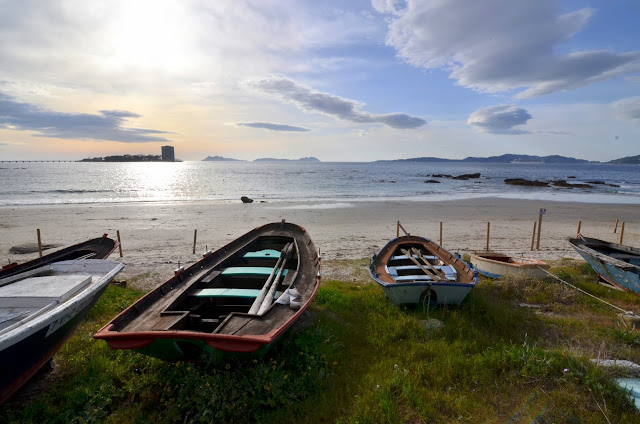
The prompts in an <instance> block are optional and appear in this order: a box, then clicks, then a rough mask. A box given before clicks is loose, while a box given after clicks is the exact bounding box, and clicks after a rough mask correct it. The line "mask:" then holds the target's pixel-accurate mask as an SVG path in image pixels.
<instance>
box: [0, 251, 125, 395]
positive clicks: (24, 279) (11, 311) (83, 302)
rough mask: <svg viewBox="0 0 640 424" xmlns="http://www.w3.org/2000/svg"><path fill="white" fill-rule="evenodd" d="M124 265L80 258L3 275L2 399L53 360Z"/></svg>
mask: <svg viewBox="0 0 640 424" xmlns="http://www.w3.org/2000/svg"><path fill="white" fill-rule="evenodd" d="M122 268H124V265H122V264H121V263H119V262H115V261H107V260H103V259H80V260H72V261H62V262H55V263H52V264H49V265H45V266H42V267H39V268H35V269H31V270H29V271H25V272H22V273H19V274H15V275H12V276H9V277H5V278H2V279H0V403H3V402H4V401H6V400H7V399H8V398H9V397H10V396H11V395H12V394H13V393H14V392H15V391H16V390H18V389H19V388H20V387H21V386H22V385H23V384H24V383H26V382H27V380H28V379H29V378H31V377H32V376H33V375H34V374H35V373H36V372H37V371H38V370H39V369H40V368H41V367H42V366H43V365H44V364H46V363H47V362H48V361H49V360H50V359H51V357H52V356H53V355H54V354H55V353H56V352H57V350H58V349H59V348H60V347H61V346H62V344H63V343H64V342H65V341H66V340H67V339H68V338H69V337H70V336H71V334H72V333H73V330H75V328H76V327H77V326H78V324H79V323H80V322H81V321H82V319H83V318H84V317H85V315H86V314H87V313H88V312H89V310H91V308H92V307H93V305H94V304H95V303H96V301H97V300H98V298H99V297H100V295H101V294H102V293H103V292H104V290H105V289H106V288H107V285H108V284H109V282H110V281H111V280H112V279H113V278H114V277H115V276H116V275H117V274H118V273H119V272H120V271H121V270H122Z"/></svg>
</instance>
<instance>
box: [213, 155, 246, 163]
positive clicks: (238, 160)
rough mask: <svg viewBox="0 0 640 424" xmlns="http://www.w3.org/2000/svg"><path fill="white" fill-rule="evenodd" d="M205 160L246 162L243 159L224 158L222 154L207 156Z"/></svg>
mask: <svg viewBox="0 0 640 424" xmlns="http://www.w3.org/2000/svg"><path fill="white" fill-rule="evenodd" d="M202 161H203V162H246V161H244V160H242V159H231V158H223V157H222V156H207V157H206V158H204V159H202Z"/></svg>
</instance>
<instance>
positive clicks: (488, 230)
mask: <svg viewBox="0 0 640 424" xmlns="http://www.w3.org/2000/svg"><path fill="white" fill-rule="evenodd" d="M489 234H491V223H490V222H487V252H488V251H489Z"/></svg>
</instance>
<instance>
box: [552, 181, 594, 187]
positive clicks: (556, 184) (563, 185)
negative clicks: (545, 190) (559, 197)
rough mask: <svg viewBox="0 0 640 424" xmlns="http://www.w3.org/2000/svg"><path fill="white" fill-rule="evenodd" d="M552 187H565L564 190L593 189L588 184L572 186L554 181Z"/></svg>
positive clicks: (564, 182)
mask: <svg viewBox="0 0 640 424" xmlns="http://www.w3.org/2000/svg"><path fill="white" fill-rule="evenodd" d="M553 185H554V186H556V187H565V188H593V186H592V185H589V184H580V183H576V184H572V183H568V182H566V181H565V180H557V181H554V182H553Z"/></svg>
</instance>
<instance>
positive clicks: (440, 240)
mask: <svg viewBox="0 0 640 424" xmlns="http://www.w3.org/2000/svg"><path fill="white" fill-rule="evenodd" d="M440 246H442V221H440Z"/></svg>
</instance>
